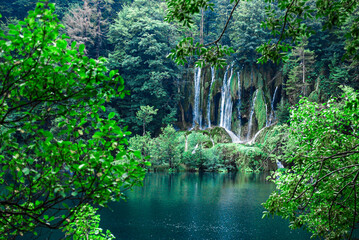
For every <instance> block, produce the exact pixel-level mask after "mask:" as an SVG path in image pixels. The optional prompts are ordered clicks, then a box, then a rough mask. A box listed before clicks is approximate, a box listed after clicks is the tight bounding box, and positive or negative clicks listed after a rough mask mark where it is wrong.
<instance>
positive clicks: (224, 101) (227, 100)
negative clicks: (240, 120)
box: [219, 64, 233, 130]
mask: <svg viewBox="0 0 359 240" xmlns="http://www.w3.org/2000/svg"><path fill="white" fill-rule="evenodd" d="M230 68H231V74H230V77H229V78H227V74H228V70H229V69H230ZM232 75H233V64H232V66H229V65H228V67H227V70H226V72H225V74H224V78H223V85H222V89H221V113H220V123H219V126H221V127H223V128H226V129H228V130H231V123H232V107H233V102H232V97H231V79H232Z"/></svg>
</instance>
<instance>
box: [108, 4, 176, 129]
mask: <svg viewBox="0 0 359 240" xmlns="http://www.w3.org/2000/svg"><path fill="white" fill-rule="evenodd" d="M163 18H164V4H163V3H159V2H156V1H144V0H136V1H134V2H133V3H132V4H129V5H125V6H124V7H123V9H122V10H121V11H120V12H119V13H118V15H117V18H116V19H115V22H114V23H113V24H112V25H111V26H110V30H109V33H108V37H109V41H110V42H111V44H113V45H114V51H112V52H111V53H110V54H109V57H108V61H109V64H108V66H109V67H110V68H111V69H113V68H118V69H119V70H120V73H121V75H122V76H123V77H124V78H125V79H128V81H127V85H126V87H127V89H128V90H130V91H131V96H129V97H128V98H126V100H125V101H122V100H120V99H117V100H115V101H112V102H111V105H112V106H113V107H114V108H116V109H117V110H118V112H119V113H120V115H121V117H122V118H123V119H124V120H125V121H126V123H127V124H130V125H132V126H134V131H136V132H140V131H139V129H140V127H142V123H140V124H138V121H137V118H136V112H137V111H138V109H139V108H140V106H146V105H150V106H153V107H154V108H155V109H159V110H158V112H157V115H155V116H154V121H153V122H154V123H153V124H152V125H150V126H149V127H148V129H149V130H151V131H154V130H156V129H157V130H158V129H159V128H160V127H161V125H162V124H169V123H172V122H173V121H174V120H175V116H176V112H177V109H176V104H177V102H178V98H179V95H178V91H177V88H176V87H175V86H176V85H175V84H176V82H177V81H178V78H179V75H178V73H179V71H178V68H177V67H176V66H175V64H174V63H173V62H172V61H171V60H170V59H167V58H166V55H165V54H164V53H166V52H169V51H170V49H171V46H173V42H174V41H175V40H176V38H175V37H176V36H178V31H177V30H176V27H175V26H174V25H171V24H169V23H166V22H164V21H163ZM119 106H121V107H119ZM138 125H139V126H138ZM135 126H138V127H139V128H135Z"/></svg>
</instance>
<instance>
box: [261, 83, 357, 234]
mask: <svg viewBox="0 0 359 240" xmlns="http://www.w3.org/2000/svg"><path fill="white" fill-rule="evenodd" d="M344 90H345V95H344V96H343V98H342V100H341V101H340V102H339V101H338V100H337V99H331V100H329V101H328V102H327V103H325V104H323V105H318V104H317V103H313V102H309V101H308V100H307V99H302V100H301V101H300V103H299V105H298V108H297V109H294V110H292V111H291V122H290V123H291V124H290V128H289V131H290V132H289V135H288V138H289V140H288V141H289V142H290V143H291V144H290V148H288V147H287V149H286V150H285V151H286V152H287V154H286V156H285V159H286V162H287V163H288V164H289V165H292V167H291V168H290V169H287V170H286V171H284V172H283V171H277V172H276V173H275V175H274V182H275V184H276V186H277V191H275V192H273V193H272V194H271V195H270V197H269V199H268V200H267V202H266V203H265V204H264V207H265V208H266V209H267V210H268V211H267V212H266V213H265V214H266V215H268V214H277V215H279V216H282V217H283V218H289V220H290V223H291V225H290V227H291V228H298V227H302V226H303V227H304V228H306V229H308V230H309V231H311V232H312V233H313V236H320V237H324V238H325V239H343V238H347V239H350V238H351V236H352V233H353V230H354V228H356V227H357V226H358V223H359V218H358V209H359V193H358V187H359V179H358V176H359V164H358V159H359V108H358V106H359V99H358V98H357V93H353V90H352V89H348V88H344ZM338 102H339V103H338Z"/></svg>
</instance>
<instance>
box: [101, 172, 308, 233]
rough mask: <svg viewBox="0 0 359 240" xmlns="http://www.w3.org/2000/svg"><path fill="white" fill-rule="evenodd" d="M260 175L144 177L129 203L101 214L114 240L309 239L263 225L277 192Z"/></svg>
mask: <svg viewBox="0 0 359 240" xmlns="http://www.w3.org/2000/svg"><path fill="white" fill-rule="evenodd" d="M266 176H267V175H265V174H263V173H258V174H255V173H250V174H246V173H241V172H237V173H175V174H168V173H148V174H147V175H146V178H145V181H144V186H143V187H141V188H139V187H138V188H135V189H134V190H133V191H128V192H127V193H126V195H127V196H128V200H127V202H119V203H112V204H110V208H109V209H102V210H101V211H100V214H101V227H102V228H103V229H109V230H110V231H111V232H112V233H113V234H114V235H115V236H116V239H213V240H217V239H222V240H230V239H278V240H282V239H283V240H287V239H292V240H299V239H309V238H310V234H309V233H307V232H305V231H303V230H291V229H289V228H288V225H289V222H288V221H287V220H283V219H281V218H279V217H274V218H271V217H270V218H265V219H262V215H263V211H264V208H263V207H262V205H261V203H263V202H264V201H265V200H266V199H267V198H268V196H269V194H270V193H271V192H272V191H273V190H274V189H275V186H274V184H272V183H269V182H267V181H266Z"/></svg>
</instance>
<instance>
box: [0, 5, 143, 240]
mask: <svg viewBox="0 0 359 240" xmlns="http://www.w3.org/2000/svg"><path fill="white" fill-rule="evenodd" d="M58 22H59V21H58V19H57V17H56V16H55V15H54V5H53V4H50V3H48V2H45V1H41V2H40V3H39V4H37V7H36V9H35V10H34V11H31V12H29V16H28V17H27V18H26V19H25V20H24V21H22V22H19V24H18V25H16V26H15V25H13V26H10V32H9V34H7V35H5V34H3V35H1V37H0V38H1V40H0V49H1V50H2V52H1V59H2V60H1V62H0V73H1V77H0V169H1V170H2V171H1V173H0V177H1V179H0V184H1V186H0V188H1V191H0V213H2V214H0V236H1V237H3V238H6V239H9V238H11V237H12V236H17V235H19V234H20V232H21V234H23V233H25V232H29V231H30V232H34V231H35V230H34V229H36V228H37V227H38V226H39V225H41V226H43V227H46V226H47V227H50V228H61V227H63V226H64V225H66V224H69V223H71V221H74V218H73V217H72V213H73V211H71V210H72V209H74V211H75V210H76V209H79V208H78V207H80V206H77V205H76V204H75V205H71V206H66V205H64V204H65V203H63V202H76V203H80V202H81V203H83V202H87V203H96V204H100V205H106V204H107V203H108V202H109V201H111V200H119V199H120V198H121V197H122V196H123V193H122V190H121V189H122V188H129V187H132V186H134V185H140V184H141V181H142V179H143V177H144V174H145V171H144V170H143V169H142V167H141V166H140V160H139V159H138V158H137V155H136V154H133V153H132V152H129V151H126V146H125V145H126V144H127V139H126V138H125V136H126V135H128V134H130V133H129V132H126V131H124V130H122V129H121V128H120V127H119V126H118V123H117V122H116V121H115V120H113V119H111V118H112V117H114V116H113V113H110V115H109V119H102V118H101V117H100V115H99V113H98V111H99V109H102V110H103V111H105V110H106V108H105V107H104V106H103V104H104V103H105V101H106V100H108V101H110V100H111V99H112V98H113V97H115V96H124V95H125V94H127V93H128V91H125V90H124V81H123V79H122V78H121V77H120V76H118V74H117V72H111V73H110V74H109V76H108V75H107V69H106V67H105V66H104V61H103V60H101V59H99V60H94V59H89V58H88V57H86V56H84V55H83V52H84V49H85V46H84V45H80V46H79V47H78V49H77V47H76V43H72V44H71V48H70V47H69V46H68V44H67V42H66V40H65V39H66V36H59V29H60V28H62V26H61V25H59V24H58ZM117 90H119V91H117ZM141 163H142V162H141ZM124 174H127V176H128V177H127V178H121V176H124ZM54 208H56V211H55V209H54ZM57 210H59V211H60V212H61V215H64V216H57V215H54V212H57ZM4 211H6V212H7V213H6V214H3V213H4ZM59 219H66V221H64V222H62V221H59Z"/></svg>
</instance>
